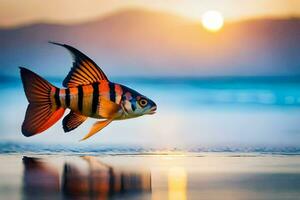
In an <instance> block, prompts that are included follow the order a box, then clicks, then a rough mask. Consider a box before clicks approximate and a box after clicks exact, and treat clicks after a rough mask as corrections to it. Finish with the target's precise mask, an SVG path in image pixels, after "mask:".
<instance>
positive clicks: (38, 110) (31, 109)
mask: <svg viewBox="0 0 300 200" xmlns="http://www.w3.org/2000/svg"><path fill="white" fill-rule="evenodd" d="M64 112H65V109H64V108H59V109H58V110H55V111H52V109H51V106H49V105H38V104H29V105H28V107H27V111H26V115H25V119H24V122H23V124H22V133H23V135H24V136H26V137H29V136H33V135H35V134H38V133H41V132H43V131H45V130H47V129H48V128H50V127H51V126H52V125H53V124H55V122H57V121H58V120H59V119H60V118H61V117H62V116H63V114H64Z"/></svg>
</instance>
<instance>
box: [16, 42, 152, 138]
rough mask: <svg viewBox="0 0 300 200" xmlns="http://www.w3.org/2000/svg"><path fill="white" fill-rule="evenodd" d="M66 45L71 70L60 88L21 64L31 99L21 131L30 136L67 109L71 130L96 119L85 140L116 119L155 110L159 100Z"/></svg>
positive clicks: (65, 126)
mask: <svg viewBox="0 0 300 200" xmlns="http://www.w3.org/2000/svg"><path fill="white" fill-rule="evenodd" d="M50 43H52V44H55V45H59V46H62V47H65V48H66V49H67V50H69V51H70V53H71V54H72V56H73V59H74V62H73V67H72V68H71V71H70V72H69V74H68V75H67V77H66V78H65V80H64V81H63V86H64V87H65V88H58V87H55V86H53V85H52V84H51V83H49V82H48V81H46V80H45V79H43V78H42V77H40V76H39V75H37V74H36V73H34V72H32V71H30V70H28V69H26V68H23V67H20V73H21V79H22V82H23V87H24V91H25V94H26V97H27V99H28V102H29V105H28V107H27V111H26V115H25V119H24V122H23V124H22V133H23V135H24V136H26V137H29V136H33V135H36V134H38V133H41V132H43V131H45V130H47V129H48V128H50V127H51V126H52V125H53V124H55V123H56V122H57V121H58V120H59V119H60V118H61V117H62V116H63V114H64V112H65V110H66V109H69V110H70V112H69V114H68V115H66V116H65V117H64V119H63V121H62V123H63V129H64V131H65V132H69V131H72V130H74V129H75V128H77V127H78V126H79V125H80V124H82V123H83V122H84V121H85V120H86V119H87V118H88V117H91V118H96V119H101V120H99V121H97V122H96V123H95V124H94V125H93V126H92V128H91V130H90V131H89V133H88V134H87V135H85V136H84V138H83V139H82V140H85V139H87V138H89V137H91V136H92V135H94V134H95V133H97V132H98V131H100V130H101V129H103V128H104V127H105V126H107V125H108V124H109V123H111V122H112V121H114V120H123V119H129V118H135V117H139V116H142V115H145V114H154V113H155V111H156V104H155V103H154V102H153V101H152V100H150V99H149V98H147V97H145V96H144V95H141V94H140V93H138V92H136V91H134V90H132V89H130V88H128V87H126V86H124V85H121V84H117V83H112V82H110V81H109V80H108V79H107V77H106V75H105V74H104V72H103V71H102V70H101V69H100V68H99V67H98V66H97V64H96V63H95V62H94V61H92V60H91V59H90V58H89V57H87V56H86V55H84V54H83V53H82V52H80V51H78V50H77V49H75V48H74V47H71V46H69V45H66V44H59V43H54V42H50Z"/></svg>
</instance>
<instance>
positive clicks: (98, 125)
mask: <svg viewBox="0 0 300 200" xmlns="http://www.w3.org/2000/svg"><path fill="white" fill-rule="evenodd" d="M112 121H113V119H107V120H104V121H98V122H95V123H94V124H93V126H92V128H91V130H90V132H89V133H88V134H87V135H85V136H84V138H82V139H81V140H80V141H83V140H86V139H88V138H89V137H91V136H92V135H94V134H95V133H97V132H99V131H100V130H102V129H103V128H104V127H106V126H107V125H108V124H109V123H110V122H112Z"/></svg>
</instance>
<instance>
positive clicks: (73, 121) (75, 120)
mask: <svg viewBox="0 0 300 200" xmlns="http://www.w3.org/2000/svg"><path fill="white" fill-rule="evenodd" d="M86 119H87V117H86V116H83V115H80V114H77V113H75V112H73V111H70V113H69V114H68V115H67V116H65V118H64V119H63V129H64V131H65V132H70V131H72V130H74V129H75V128H77V127H78V126H79V125H80V124H82V123H83V122H84V121H85V120H86Z"/></svg>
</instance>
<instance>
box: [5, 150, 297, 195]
mask: <svg viewBox="0 0 300 200" xmlns="http://www.w3.org/2000/svg"><path fill="white" fill-rule="evenodd" d="M0 157H1V158H0V165H1V169H2V170H0V176H1V180H0V198H1V199H16V200H18V199H28V200H29V199H30V200H31V199H152V200H160V199H169V200H187V199H192V200H193V199H197V200H198V199H225V200H226V199H268V200H269V199H270V200H275V199H278V200H282V199H299V196H300V157H299V156H270V155H268V156H264V155H260V154H240V155H239V156H237V155H235V154H230V153H229V154H224V153H217V154H216V153H206V154H204V153H202V154H198V155H189V154H185V155H155V156H154V155H152V156H124V155H123V156H120V155H118V156H117V155H115V156H108V155H97V156H75V155H69V156H63V155H32V154H25V155H20V154H18V155H11V154H10V155H1V156H0Z"/></svg>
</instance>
